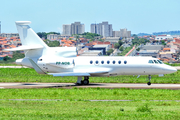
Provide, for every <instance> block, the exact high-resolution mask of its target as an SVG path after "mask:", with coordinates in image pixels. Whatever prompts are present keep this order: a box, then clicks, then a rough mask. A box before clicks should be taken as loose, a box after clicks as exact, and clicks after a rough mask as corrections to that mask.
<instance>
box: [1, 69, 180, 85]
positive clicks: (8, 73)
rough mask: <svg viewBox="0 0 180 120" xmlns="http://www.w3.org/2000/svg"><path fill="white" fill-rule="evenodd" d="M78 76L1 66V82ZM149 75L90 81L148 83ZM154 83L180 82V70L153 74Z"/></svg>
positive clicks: (61, 79)
mask: <svg viewBox="0 0 180 120" xmlns="http://www.w3.org/2000/svg"><path fill="white" fill-rule="evenodd" d="M76 81H77V77H53V76H50V75H40V74H38V73H36V71H35V70H34V69H30V68H21V69H19V68H0V82H46V83H47V82H65V83H75V82H76ZM146 82H147V76H140V77H139V78H137V76H132V75H122V76H112V77H90V83H146ZM152 83H180V71H177V72H176V73H172V74H167V75H165V76H164V77H159V76H158V75H154V76H152Z"/></svg>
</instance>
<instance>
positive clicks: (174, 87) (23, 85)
mask: <svg viewBox="0 0 180 120" xmlns="http://www.w3.org/2000/svg"><path fill="white" fill-rule="evenodd" d="M74 87H76V88H108V89H115V88H130V89H172V90H178V89H180V84H153V83H152V85H151V86H148V85H147V84H146V83H141V84H130V83H128V84H126V83H90V84H89V85H76V84H74V83H0V88H1V89H12V88H15V89H23V88H25V89H29V88H64V89H71V88H74Z"/></svg>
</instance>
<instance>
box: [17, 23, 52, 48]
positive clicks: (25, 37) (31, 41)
mask: <svg viewBox="0 0 180 120" xmlns="http://www.w3.org/2000/svg"><path fill="white" fill-rule="evenodd" d="M29 24H31V22H30V21H16V26H17V30H18V32H19V36H20V39H21V43H22V45H25V46H43V47H44V48H47V47H48V46H47V45H46V44H45V43H44V41H43V40H42V39H41V38H40V37H39V36H38V35H37V34H36V33H35V32H34V31H33V30H32V29H31V27H30V26H29Z"/></svg>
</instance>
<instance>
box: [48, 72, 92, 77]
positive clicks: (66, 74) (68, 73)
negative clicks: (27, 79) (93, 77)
mask: <svg viewBox="0 0 180 120" xmlns="http://www.w3.org/2000/svg"><path fill="white" fill-rule="evenodd" d="M48 75H53V76H62V77H63V76H90V74H89V73H76V72H65V73H48Z"/></svg>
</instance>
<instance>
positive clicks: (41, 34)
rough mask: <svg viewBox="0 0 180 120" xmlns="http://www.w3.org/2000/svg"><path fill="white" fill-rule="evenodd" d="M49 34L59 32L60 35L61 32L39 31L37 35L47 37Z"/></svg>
mask: <svg viewBox="0 0 180 120" xmlns="http://www.w3.org/2000/svg"><path fill="white" fill-rule="evenodd" d="M49 34H57V35H60V33H57V32H48V33H46V32H38V33H37V35H38V36H39V37H40V38H45V39H47V35H49Z"/></svg>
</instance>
